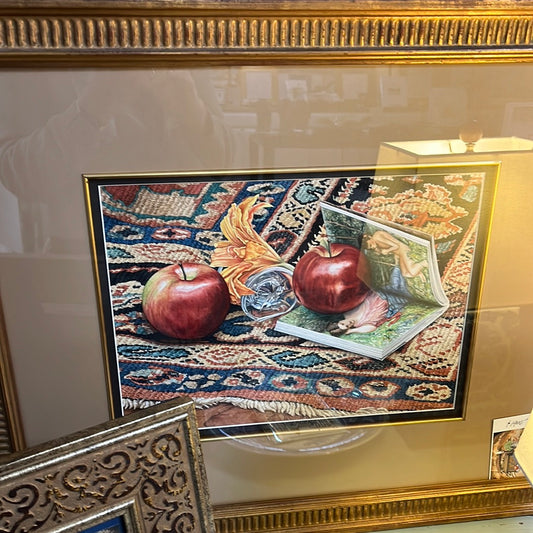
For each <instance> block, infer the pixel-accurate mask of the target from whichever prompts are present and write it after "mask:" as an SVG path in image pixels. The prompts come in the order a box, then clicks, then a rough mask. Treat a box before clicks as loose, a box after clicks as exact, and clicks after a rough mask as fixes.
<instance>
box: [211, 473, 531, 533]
mask: <svg viewBox="0 0 533 533" xmlns="http://www.w3.org/2000/svg"><path fill="white" fill-rule="evenodd" d="M532 512H533V489H532V488H531V486H530V485H529V484H528V483H527V482H526V481H523V480H512V481H507V482H502V481H492V482H491V481H482V482H479V481H476V482H470V483H449V484H446V485H439V486H435V487H416V488H412V489H392V490H387V491H366V492H361V493H357V494H341V495H331V496H319V497H314V498H313V497H311V498H294V499H289V500H276V501H266V502H265V501H262V502H253V503H248V504H240V505H239V504H233V505H225V506H224V505H222V506H215V507H214V516H215V524H216V530H217V532H218V533H252V532H262V533H266V532H275V533H289V532H298V533H322V532H329V533H335V532H353V533H358V532H364V531H381V530H389V529H396V528H405V527H415V526H422V525H433V524H444V523H452V522H464V521H468V520H470V521H471V520H488V519H496V518H505V517H511V516H524V515H528V514H531V513H532Z"/></svg>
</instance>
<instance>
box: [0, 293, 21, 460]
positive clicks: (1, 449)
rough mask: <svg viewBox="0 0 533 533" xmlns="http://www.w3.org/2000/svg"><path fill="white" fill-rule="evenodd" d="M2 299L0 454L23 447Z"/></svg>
mask: <svg viewBox="0 0 533 533" xmlns="http://www.w3.org/2000/svg"><path fill="white" fill-rule="evenodd" d="M25 446H26V444H25V440H24V432H23V429H22V420H21V416H20V411H19V409H18V401H17V391H16V386H15V378H14V374H13V368H12V364H11V355H10V350H9V342H8V338H7V329H6V322H5V316H4V309H3V306H2V300H1V298H0V456H1V455H4V454H9V453H12V452H16V451H20V450H23V449H24V448H25Z"/></svg>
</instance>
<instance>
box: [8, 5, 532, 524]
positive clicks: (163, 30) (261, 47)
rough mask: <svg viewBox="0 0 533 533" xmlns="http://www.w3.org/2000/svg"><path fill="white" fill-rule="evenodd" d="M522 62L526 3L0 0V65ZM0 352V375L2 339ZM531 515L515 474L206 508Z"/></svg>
mask: <svg viewBox="0 0 533 533" xmlns="http://www.w3.org/2000/svg"><path fill="white" fill-rule="evenodd" d="M532 60H533V3H532V2H530V1H525V2H515V1H512V0H509V1H504V2H501V1H497V0H488V1H486V2H481V1H479V2H478V1H470V0H465V1H461V0H457V1H455V2H437V1H434V0H428V1H424V0H420V1H414V0H407V1H398V0H389V1H387V0H376V1H367V0H361V1H358V2H347V1H340V2H327V1H322V0H318V1H314V0H310V1H308V2H301V1H299V0H296V1H292V2H291V1H275V0H270V1H257V2H241V1H239V0H227V1H220V2H209V1H203V0H197V1H194V0H182V1H179V0H152V1H149V0H130V1H127V0H114V1H102V0H91V1H89V0H73V1H70V2H61V1H51V0H50V1H49V0H41V1H39V0H30V1H26V2H23V1H14V0H5V1H4V2H3V3H2V6H0V66H1V67H2V68H41V67H50V66H54V67H57V66H68V67H84V66H91V67H96V68H98V67H104V66H105V67H116V66H120V67H127V66H143V65H150V66H155V65H158V66H164V65H174V66H176V65H185V64H189V65H196V66H198V65H203V66H209V65H217V64H224V65H232V64H234V65H261V64H263V65H265V64H269V65H272V64H292V65H309V64H311V65H312V64H324V63H328V64H332V63H335V64H362V63H368V64H386V63H389V64H391V63H395V64H407V63H409V64H413V63H469V62H472V63H483V62H493V63H494V62H531V61H532ZM2 329H3V330H4V333H5V328H2ZM4 337H5V335H4ZM1 347H2V351H3V357H2V361H3V362H4V364H3V368H2V369H1V371H2V375H4V376H5V373H6V372H9V369H8V368H6V366H7V365H6V364H5V361H7V360H8V357H6V353H5V352H6V351H7V349H8V348H7V343H3V344H2V345H1ZM4 382H5V379H4ZM11 403H12V402H11ZM12 416H15V415H14V414H12ZM8 418H9V413H8ZM532 512H533V489H532V488H531V487H530V486H529V485H528V484H527V483H526V481H524V480H522V479H515V480H511V481H473V482H464V483H448V484H444V485H442V484H441V485H435V486H424V487H413V488H407V489H393V490H373V491H368V492H362V493H355V494H338V495H324V496H318V497H307V498H291V499H286V500H276V501H262V502H255V503H246V504H232V505H221V506H217V507H215V509H214V513H215V523H216V527H217V531H219V532H220V533H233V532H235V533H237V532H239V533H244V532H251V531H253V532H278V533H279V532H289V531H298V532H326V531H327V532H336V531H339V532H340V531H352V532H359V531H361V532H362V531H377V530H384V529H390V528H391V527H395V528H402V527H408V526H414V525H423V524H437V523H448V522H459V521H465V520H479V519H487V518H499V517H507V516H519V515H525V514H531V513H532Z"/></svg>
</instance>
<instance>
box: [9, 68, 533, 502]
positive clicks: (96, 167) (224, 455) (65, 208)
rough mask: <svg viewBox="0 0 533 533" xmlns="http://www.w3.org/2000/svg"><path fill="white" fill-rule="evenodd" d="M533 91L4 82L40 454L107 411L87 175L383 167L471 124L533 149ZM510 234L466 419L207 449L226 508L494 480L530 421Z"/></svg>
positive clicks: (524, 298)
mask: <svg viewBox="0 0 533 533" xmlns="http://www.w3.org/2000/svg"><path fill="white" fill-rule="evenodd" d="M532 82H533V65H528V64H523V65H471V66H466V65H461V66H459V65H458V66H454V65H446V66H424V65H421V66H401V67H400V66H390V67H374V66H368V67H350V68H348V67H333V68H325V67H324V68H322V67H321V68H316V67H312V68H311V67H310V68H291V67H278V68H275V69H274V68H272V69H271V68H267V67H264V68H244V67H243V68H237V67H235V68H216V69H210V70H208V69H191V70H139V71H111V70H109V71H108V70H104V71H90V70H87V71H33V72H22V71H17V72H8V71H3V72H1V73H0V87H1V94H2V95H3V98H2V102H1V103H0V119H1V120H0V136H1V140H0V144H1V147H0V177H1V178H0V179H1V184H0V293H1V294H2V302H3V306H4V309H5V315H6V316H5V321H6V330H7V335H8V338H9V346H10V351H11V358H12V363H13V368H14V373H15V377H16V384H17V389H18V393H19V404H20V410H21V413H22V419H23V424H24V429H25V433H26V440H27V443H28V445H33V444H37V443H40V442H44V441H47V440H50V439H53V438H55V437H58V436H61V435H65V434H68V433H71V432H73V431H76V430H78V429H82V428H85V427H88V426H91V425H94V424H97V423H99V422H102V421H104V420H106V419H107V416H108V411H107V393H106V387H105V378H104V367H103V358H102V354H101V346H100V334H99V327H98V319H97V306H96V298H95V293H94V283H93V272H92V263H91V257H90V248H89V237H88V230H87V224H86V218H85V207H84V199H83V189H82V181H81V174H82V173H97V172H105V173H110V172H122V171H124V172H142V171H147V172H149V171H165V170H171V171H172V170H212V169H232V168H233V169H237V168H262V167H265V166H274V167H287V166H291V167H308V166H312V167H318V166H339V165H347V166H358V165H375V164H376V163H377V157H378V151H379V145H380V143H381V142H383V141H402V140H424V139H448V138H456V137H457V135H458V131H459V129H460V128H461V125H462V124H463V123H464V122H465V121H466V120H469V119H477V120H478V121H479V123H480V124H481V126H482V128H483V131H484V135H485V136H486V137H499V136H511V135H516V136H519V137H525V138H533V112H531V109H533V97H531V95H530V87H531V84H532ZM530 106H532V107H530ZM205 114H208V115H209V116H210V117H211V120H212V124H213V130H212V134H211V135H207V136H206V135H205V132H204V130H203V129H202V124H203V120H201V118H202V117H204V118H205ZM530 115H531V116H530ZM287 117H290V118H291V120H288V121H287V120H285V119H286V118H287ZM530 124H531V126H530ZM302 128H304V129H306V130H308V131H309V132H311V133H312V134H313V136H314V141H313V142H314V143H316V144H315V145H314V146H313V148H312V149H309V148H306V147H301V146H290V145H283V146H281V145H278V144H276V142H275V138H274V142H273V143H271V144H269V145H266V146H265V145H264V144H263V145H261V146H260V147H259V149H258V145H257V142H256V140H257V135H256V134H257V133H258V131H265V130H267V131H283V132H290V131H292V130H293V129H302ZM274 137H275V136H274ZM332 139H333V141H335V140H336V139H339V142H332ZM528 166H529V167H530V165H527V164H526V165H525V168H526V169H527V168H528ZM513 178H514V177H513ZM518 178H520V176H519V177H518ZM510 187H511V188H513V187H514V185H512V184H511V185H510ZM516 187H518V188H519V190H520V195H519V196H518V198H519V199H520V202H521V205H520V206H510V208H516V209H517V212H521V213H523V212H524V210H526V211H527V206H528V205H530V203H531V201H532V200H533V198H532V195H531V192H530V191H529V189H528V187H527V186H524V182H523V181H520V183H517V185H516ZM515 222H516V226H514V225H513V228H511V229H510V231H509V239H511V241H510V242H511V244H513V249H515V250H516V254H517V256H516V260H513V261H506V263H507V268H509V269H510V271H505V272H504V273H503V274H502V271H501V268H500V267H499V268H498V269H491V266H490V265H491V263H490V262H489V265H488V268H487V278H486V292H485V298H484V301H483V307H482V311H481V321H480V326H479V335H478V340H477V344H476V350H475V354H474V368H473V380H472V384H471V389H470V398H469V408H468V411H467V419H466V420H465V421H461V422H447V423H439V424H436V423H435V424H422V425H418V426H404V427H395V428H391V427H389V428H382V429H376V430H369V432H372V433H369V443H368V444H366V445H362V446H360V447H357V448H352V449H346V450H342V451H340V452H338V453H336V454H331V455H323V456H318V457H288V456H271V457H269V458H268V460H265V457H264V456H263V455H260V454H257V453H255V452H253V451H251V450H248V449H246V448H243V447H242V446H236V445H234V444H232V443H230V442H226V443H224V442H213V443H206V444H205V445H204V451H205V456H206V457H205V459H206V463H207V471H208V476H209V482H210V486H211V494H212V499H213V503H216V504H218V503H229V502H234V501H235V502H237V501H247V500H257V499H266V498H273V497H284V496H287V497H289V496H298V495H303V494H317V493H318V494H323V493H325V492H339V491H345V490H346V491H352V490H359V489H370V488H386V487H392V486H406V485H418V484H430V483H437V482H438V483H440V482H446V481H459V480H466V479H479V478H484V477H486V473H487V470H488V446H489V438H490V422H491V419H492V418H495V417H500V416H501V417H503V416H510V415H515V414H521V413H525V412H529V411H530V409H531V405H530V404H531V394H530V392H528V391H529V389H528V388H527V386H528V383H530V382H531V378H532V377H533V367H532V364H531V362H530V361H529V360H528V359H527V358H526V357H525V356H526V354H527V353H528V349H529V348H528V347H529V346H530V345H531V336H530V334H529V329H528V326H527V324H531V321H532V318H533V309H532V307H533V306H532V304H533V286H532V284H531V281H530V277H529V268H528V265H531V264H532V257H531V252H529V251H527V249H526V247H525V246H524V245H523V243H527V242H531V237H532V236H533V235H531V232H532V230H531V229H530V226H531V225H528V224H523V221H522V222H521V223H520V224H518V222H519V221H518V220H515ZM498 246H499V245H498V243H494V242H493V243H492V245H491V249H490V256H489V260H490V259H491V258H492V260H496V259H497V258H498V255H499V252H498ZM509 272H510V274H509ZM510 277H512V278H513V280H514V282H515V283H514V285H513V288H512V290H511V289H510V285H509V278H510ZM516 280H521V281H520V283H516ZM516 286H518V287H520V290H516V289H515V288H514V287H516ZM495 376H497V379H496V380H495ZM399 458H400V459H401V460H399ZM302 479H305V483H302Z"/></svg>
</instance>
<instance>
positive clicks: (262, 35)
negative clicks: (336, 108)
mask: <svg viewBox="0 0 533 533" xmlns="http://www.w3.org/2000/svg"><path fill="white" fill-rule="evenodd" d="M229 5H232V4H229ZM182 11H183V14H182ZM182 11H180V10H176V9H173V10H170V11H169V12H168V13H165V14H157V13H156V14H152V13H148V12H145V11H142V12H140V13H139V14H118V15H113V14H109V15H107V16H102V15H91V14H86V13H83V14H77V13H76V11H75V10H74V12H73V13H71V14H62V13H60V14H55V13H54V11H50V10H49V11H46V10H45V11H44V12H43V13H40V14H26V13H24V12H21V13H20V14H2V10H0V56H2V55H3V56H6V54H9V55H10V56H11V55H12V54H16V55H15V57H10V59H14V60H28V59H31V55H33V54H45V55H46V56H47V57H53V56H57V55H58V54H61V53H68V54H72V53H79V54H84V55H91V54H98V53H112V52H121V53H122V54H123V55H124V56H126V57H127V56H128V55H130V56H131V55H134V54H143V55H149V56H151V57H156V56H158V55H159V56H161V55H168V54H174V55H178V56H179V55H184V54H191V53H201V52H211V53H214V54H216V53H217V52H223V54H224V55H225V56H226V58H227V56H228V54H229V55H231V54H232V53H233V54H235V53H238V52H245V53H246V54H247V55H250V54H258V53H268V52H271V53H272V52H278V53H279V52H283V53H284V54H285V55H291V54H292V55H294V54H295V53H296V52H302V51H305V52H307V53H310V52H311V51H312V52H313V53H315V52H319V53H320V55H322V54H324V53H325V52H326V53H327V52H337V53H338V52H358V53H362V54H363V55H365V54H370V55H371V54H372V53H374V54H375V53H378V52H385V53H387V52H394V51H396V52H403V53H405V52H408V51H409V52H415V53H417V52H418V53H420V54H423V55H431V54H434V53H435V52H440V53H445V54H446V55H448V56H453V55H454V54H458V53H459V54H463V55H464V54H465V53H467V52H468V51H473V50H474V49H475V53H476V54H477V55H479V53H480V51H483V52H487V53H494V52H498V53H500V54H501V52H502V51H505V50H507V51H508V52H511V50H509V48H510V47H515V49H514V50H512V53H513V54H520V53H524V52H527V50H517V49H516V47H529V46H531V45H532V44H533V15H530V14H528V13H526V14H521V13H520V12H516V11H513V12H512V14H510V15H509V14H505V13H504V12H503V13H500V14H492V15H491V14H479V13H475V14H472V13H469V12H468V11H465V13H464V14H461V13H452V14H446V13H444V14H435V13H431V14H429V15H427V14H424V13H421V14H420V13H418V14H417V13H409V12H408V14H407V15H401V14H395V13H392V14H378V15H372V14H369V13H370V12H369V11H367V12H364V13H360V14H358V13H357V12H356V13H355V14H354V13H351V12H349V11H346V12H341V13H335V12H334V14H333V15H328V14H326V13H327V12H324V13H319V12H312V11H311V12H302V13H295V14H293V13H292V12H286V13H284V12H283V11H281V12H280V11H276V12H270V11H264V12H263V11H258V12H256V10H248V11H236V10H235V9H233V10H230V9H227V10H218V11H212V10H211V11H207V12H206V11H202V10H199V11H197V12H194V11H193V12H191V10H182ZM450 47H453V50H452V49H450ZM121 59H124V58H121ZM210 59H214V58H213V57H211V58H210ZM397 59H398V58H397Z"/></svg>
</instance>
